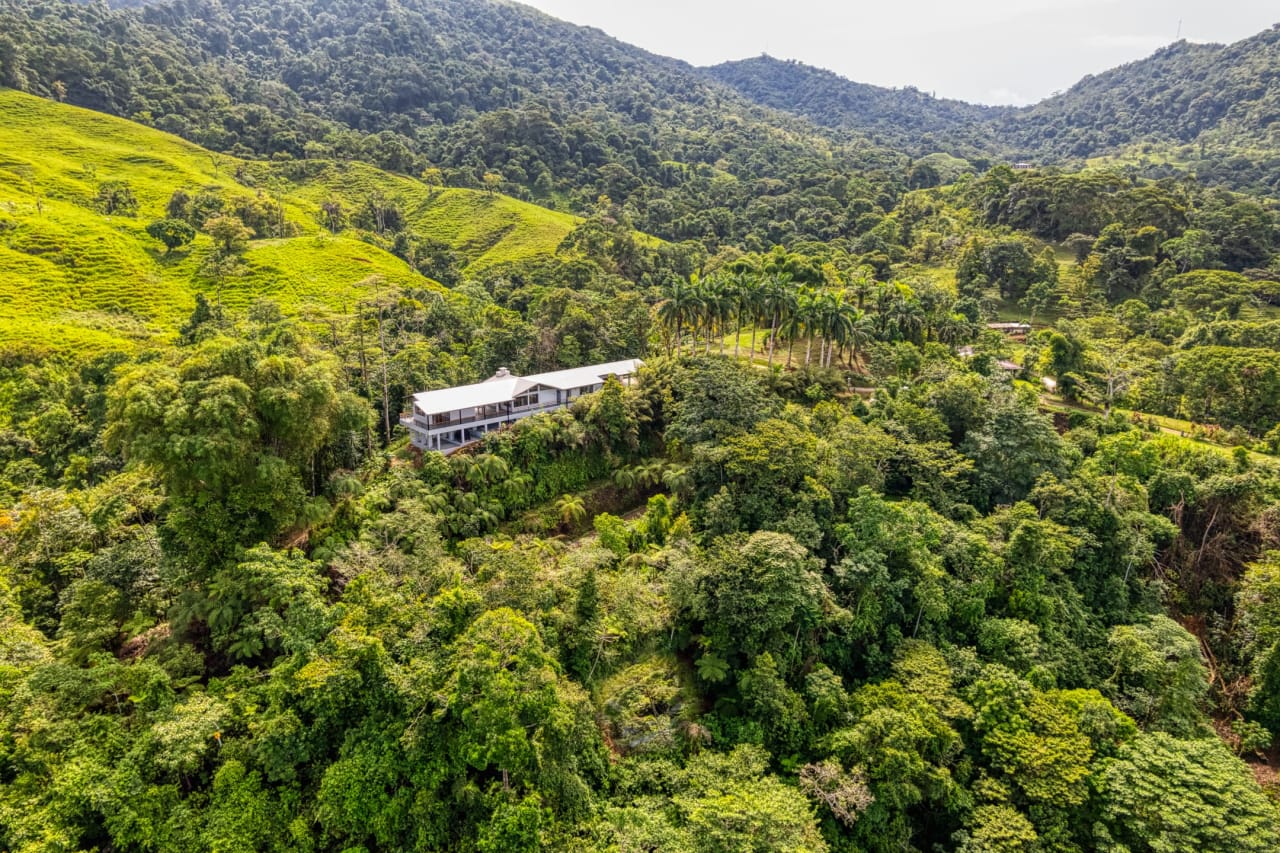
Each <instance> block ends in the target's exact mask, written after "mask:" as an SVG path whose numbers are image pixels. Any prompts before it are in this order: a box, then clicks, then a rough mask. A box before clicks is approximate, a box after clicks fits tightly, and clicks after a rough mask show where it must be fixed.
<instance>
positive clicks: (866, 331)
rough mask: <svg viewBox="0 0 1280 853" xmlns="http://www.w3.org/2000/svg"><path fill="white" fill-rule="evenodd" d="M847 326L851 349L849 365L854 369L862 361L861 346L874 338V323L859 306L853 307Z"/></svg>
mask: <svg viewBox="0 0 1280 853" xmlns="http://www.w3.org/2000/svg"><path fill="white" fill-rule="evenodd" d="M851 320H852V323H851V325H850V327H849V340H848V343H849V347H850V349H851V350H852V351H853V353H852V359H851V363H850V364H849V367H850V368H851V369H854V370H856V369H857V366H858V364H859V363H860V362H861V361H862V348H863V347H865V346H866V345H867V344H869V343H870V342H871V341H872V340H874V339H875V334H876V330H875V325H874V324H873V323H872V321H871V317H870V316H869V315H868V314H867V312H865V311H863V310H862V309H861V308H854V309H853V315H852V317H851Z"/></svg>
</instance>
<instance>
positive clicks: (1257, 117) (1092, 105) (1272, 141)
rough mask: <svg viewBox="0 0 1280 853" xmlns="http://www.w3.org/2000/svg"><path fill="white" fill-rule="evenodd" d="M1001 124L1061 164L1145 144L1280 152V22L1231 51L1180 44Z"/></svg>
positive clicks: (1025, 145) (1017, 141) (1026, 146)
mask: <svg viewBox="0 0 1280 853" xmlns="http://www.w3.org/2000/svg"><path fill="white" fill-rule="evenodd" d="M999 127H1000V130H1001V132H1002V133H1003V134H1007V136H1008V138H1009V140H1010V141H1011V142H1012V143H1013V144H1014V145H1015V146H1017V147H1019V148H1021V149H1023V150H1024V151H1026V152H1028V153H1032V152H1034V153H1039V154H1042V155H1044V156H1053V157H1093V156H1097V155H1098V154H1102V153H1105V152H1108V151H1114V150H1116V149H1118V148H1122V147H1124V146H1126V145H1132V144H1134V143H1140V142H1174V143H1180V144H1187V143H1197V142H1200V141H1201V140H1203V141H1205V142H1206V145H1207V144H1210V143H1217V144H1225V145H1233V146H1241V147H1243V146H1254V147H1263V148H1272V149H1274V148H1280V25H1277V26H1276V27H1272V28H1271V29H1269V30H1265V31H1263V32H1261V33H1258V34H1257V35H1255V36H1252V37H1250V38H1247V39H1244V40H1242V41H1238V42H1236V43H1234V44H1230V45H1220V44H1192V43H1190V42H1186V41H1180V42H1177V43H1176V44H1172V45H1169V46H1168V47H1164V48H1161V49H1160V50H1158V51H1156V52H1155V53H1154V54H1152V55H1151V56H1149V57H1147V58H1146V59H1142V60H1139V61H1137V62H1131V63H1129V64H1127V65H1122V66H1120V67H1118V68H1114V69H1112V70H1110V71H1107V72H1105V73H1103V74H1098V75H1095V76H1089V77H1085V78H1084V79H1083V80H1081V81H1080V82H1079V83H1077V84H1075V85H1074V86H1072V87H1071V88H1070V89H1068V90H1067V91H1066V92H1063V93H1062V94H1060V95H1057V96H1054V97H1052V98H1048V99H1047V100H1044V101H1041V102H1040V103H1038V104H1036V105H1034V106H1031V107H1028V108H1026V109H1023V110H1018V111H1016V112H1013V113H1010V114H1009V115H1007V116H1005V117H1004V120H1003V121H1001V122H1000V123H999Z"/></svg>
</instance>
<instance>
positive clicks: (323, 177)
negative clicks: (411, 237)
mask: <svg viewBox="0 0 1280 853" xmlns="http://www.w3.org/2000/svg"><path fill="white" fill-rule="evenodd" d="M276 169H277V170H279V169H280V167H276ZM307 174H308V176H307V177H306V178H303V179H301V180H300V181H299V182H298V183H297V185H296V196H297V197H299V198H301V199H305V200H306V201H307V202H309V204H310V206H311V208H312V209H315V208H318V207H319V205H320V203H321V202H322V201H324V200H325V199H327V198H330V197H336V198H339V199H341V200H342V202H343V205H344V207H345V208H346V209H347V210H348V211H355V210H358V209H359V208H360V207H362V206H363V205H364V204H365V203H366V202H367V201H368V199H369V198H371V197H373V196H374V194H381V195H382V197H383V198H386V199H390V200H394V201H396V203H397V204H398V205H399V207H400V209H401V210H402V211H404V214H405V216H406V218H407V219H408V221H409V224H410V226H411V228H412V229H413V231H415V232H416V233H418V234H420V235H421V236H423V237H428V238H430V239H433V240H439V241H440V242H443V243H448V244H449V245H450V246H452V247H453V248H454V249H455V250H456V251H457V252H459V253H460V254H461V255H462V256H463V258H464V260H465V263H466V269H467V271H471V272H474V271H477V270H481V269H484V268H486V267H491V266H493V265H495V264H500V263H505V262H507V261H519V260H524V259H526V258H529V257H532V256H535V255H540V254H546V253H548V252H554V251H555V249H556V247H557V246H559V245H560V242H561V241H562V240H564V238H565V237H566V236H568V234H569V232H570V231H572V230H573V229H574V227H575V226H576V225H577V224H578V222H579V220H578V219H577V218H575V217H573V216H570V215H569V214H567V213H559V212H557V211H554V210H548V209H546V208H544V207H539V206H537V205H535V204H529V203H527V202H523V201H518V200H516V199H513V198H510V197H508V196H504V195H499V194H490V193H487V192H483V191H479V190H464V189H441V188H433V187H430V186H427V185H426V184H424V183H422V182H421V181H417V180H414V179H412V178H408V177H404V176H402V175H392V174H388V173H387V172H382V171H379V170H378V169H375V168H373V167H371V166H367V165H365V164H362V163H323V164H310V168H308V169H307Z"/></svg>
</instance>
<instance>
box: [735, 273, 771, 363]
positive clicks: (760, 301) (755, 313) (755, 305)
mask: <svg viewBox="0 0 1280 853" xmlns="http://www.w3.org/2000/svg"><path fill="white" fill-rule="evenodd" d="M742 283H743V297H742V303H741V305H742V310H743V311H744V312H745V313H746V314H747V316H748V317H749V318H750V320H751V356H750V357H749V359H748V360H749V361H751V362H753V363H754V362H755V360H756V329H758V328H759V327H760V319H761V316H762V314H763V313H764V312H765V310H766V309H765V297H766V294H767V288H766V287H765V286H764V282H763V281H762V280H761V278H760V276H758V275H756V274H754V273H745V274H743V277H742ZM734 354H735V355H737V353H736V352H735V353H734Z"/></svg>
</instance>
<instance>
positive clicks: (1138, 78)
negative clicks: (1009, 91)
mask: <svg viewBox="0 0 1280 853" xmlns="http://www.w3.org/2000/svg"><path fill="white" fill-rule="evenodd" d="M1278 61H1280V29H1277V28H1274V27H1273V28H1272V29H1270V30H1267V31H1265V32H1262V33H1259V34H1258V35H1255V36H1252V37H1250V38H1247V39H1243V40H1242V41H1239V42H1236V43H1235V44H1231V45H1220V44H1193V43H1190V42H1185V41H1180V42H1177V43H1175V44H1171V45H1169V46H1168V47H1164V48H1161V49H1160V50H1158V51H1156V52H1155V53H1154V54H1153V55H1152V56H1150V57H1148V58H1146V59H1143V60H1140V61H1137V62H1132V63H1129V64H1128V65H1124V66H1121V67H1119V68H1115V69H1112V70H1110V71H1107V72H1104V73H1102V74H1097V75H1092V76H1089V77H1086V78H1085V79H1083V80H1081V81H1080V82H1079V83H1077V84H1076V85H1074V86H1072V87H1071V88H1070V89H1068V90H1067V91H1065V92H1062V93H1061V94H1054V95H1053V96H1052V97H1050V98H1046V99H1045V100H1043V101H1041V102H1040V103H1038V104H1035V105H1033V106H1030V107H1025V108H1021V109H1009V108H983V107H978V106H974V105H971V104H965V103H962V102H957V101H948V100H945V99H943V100H940V99H936V98H933V97H932V96H929V95H926V94H924V93H922V92H919V91H916V90H914V89H911V88H907V89H903V90H896V89H895V90H889V89H883V88H879V87H875V86H867V85H865V84H861V83H854V82H851V81H849V80H845V79H843V78H841V77H838V76H837V75H835V74H832V73H830V72H828V71H823V70H822V69H817V68H811V67H809V66H806V65H803V64H801V63H796V62H779V61H778V60H775V59H772V58H770V57H767V56H766V57H760V58H757V59H750V60H744V61H742V62H729V63H725V64H723V65H718V66H715V67H713V68H711V69H709V72H710V74H711V75H712V76H714V77H715V78H716V79H718V80H720V81H722V82H724V83H726V84H728V85H730V86H732V87H733V88H734V89H736V90H737V91H738V92H740V93H741V94H743V95H745V96H746V97H748V98H750V99H751V100H753V101H755V102H757V103H760V104H763V105H766V106H770V107H773V108H775V109H779V110H784V111H788V112H793V113H796V114H798V115H801V116H804V117H805V118H807V119H809V120H810V121H813V122H815V123H817V124H819V125H822V126H825V127H830V128H833V129H841V130H847V131H854V132H862V133H866V134H868V135H870V136H871V137H872V138H873V139H876V140H882V141H884V142H885V143H886V144H888V145H890V146H891V147H893V148H895V149H898V150H903V151H908V152H910V153H912V154H913V155H915V156H917V157H922V156H923V155H933V156H932V157H928V158H924V162H923V163H922V164H921V166H920V171H919V174H918V175H917V176H916V181H917V182H918V183H919V185H923V186H929V185H930V184H929V182H930V181H933V182H935V183H937V182H945V180H946V175H945V174H943V175H942V176H941V177H942V178H943V181H939V180H938V173H939V171H942V172H944V173H945V171H946V170H947V169H949V168H956V166H953V165H950V164H951V163H952V159H951V158H947V157H944V156H942V155H943V154H945V155H954V156H958V157H962V158H967V159H970V160H973V161H974V163H976V164H984V163H989V162H992V161H999V160H1006V161H1031V162H1032V163H1034V164H1035V165H1045V164H1062V163H1079V162H1081V161H1084V160H1090V159H1094V158H1100V157H1101V158H1111V159H1115V160H1117V161H1119V162H1121V163H1123V164H1125V165H1126V166H1127V167H1129V168H1130V169H1132V170H1133V171H1135V172H1136V173H1139V174H1143V175H1145V176H1148V177H1163V176H1167V175H1170V174H1178V173H1193V174H1195V175H1197V176H1198V177H1199V178H1200V179H1201V180H1202V181H1204V182H1206V183H1212V184H1225V185H1227V186H1232V187H1237V188H1241V187H1249V188H1252V189H1255V190H1258V191H1261V192H1266V193H1268V194H1270V195H1272V196H1274V195H1275V194H1276V191H1277V183H1276V175H1277V169H1276V167H1277V165H1278V164H1280V159H1277V157H1278V155H1277V154H1276V150H1277V147H1278V146H1280V138H1277V136H1276V110H1277V108H1278V107H1280V82H1277V79H1276V75H1275V67H1276V63H1277V62H1278ZM964 165H965V164H963V163H962V162H961V163H960V164H959V167H964Z"/></svg>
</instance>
